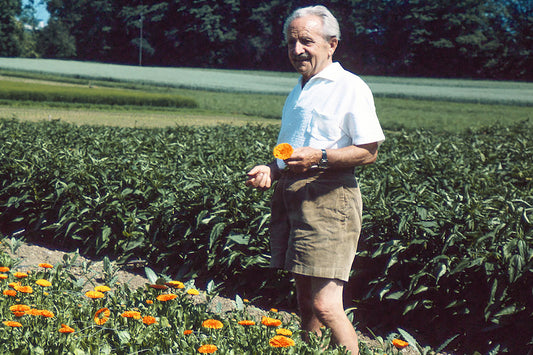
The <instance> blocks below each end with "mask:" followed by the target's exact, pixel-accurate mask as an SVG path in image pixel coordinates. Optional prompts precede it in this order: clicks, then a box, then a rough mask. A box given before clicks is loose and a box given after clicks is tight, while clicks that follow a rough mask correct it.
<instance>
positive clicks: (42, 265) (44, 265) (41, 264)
mask: <svg viewBox="0 0 533 355" xmlns="http://www.w3.org/2000/svg"><path fill="white" fill-rule="evenodd" d="M39 267H42V268H44V269H51V268H53V267H54V266H53V265H51V264H48V263H40V264H39Z"/></svg>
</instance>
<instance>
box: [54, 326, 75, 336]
mask: <svg viewBox="0 0 533 355" xmlns="http://www.w3.org/2000/svg"><path fill="white" fill-rule="evenodd" d="M58 332H60V333H64V334H68V333H74V329H73V328H71V327H69V326H68V325H66V324H61V328H59V330H58Z"/></svg>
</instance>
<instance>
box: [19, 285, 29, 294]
mask: <svg viewBox="0 0 533 355" xmlns="http://www.w3.org/2000/svg"><path fill="white" fill-rule="evenodd" d="M15 290H16V291H18V292H22V293H33V288H31V286H19V285H17V286H15Z"/></svg>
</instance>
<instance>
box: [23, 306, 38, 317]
mask: <svg viewBox="0 0 533 355" xmlns="http://www.w3.org/2000/svg"><path fill="white" fill-rule="evenodd" d="M26 314H28V315H30V316H40V315H41V310H40V309H37V308H31V309H28V310H27V311H26Z"/></svg>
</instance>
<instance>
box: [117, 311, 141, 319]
mask: <svg viewBox="0 0 533 355" xmlns="http://www.w3.org/2000/svg"><path fill="white" fill-rule="evenodd" d="M121 316H122V317H124V318H133V319H141V313H140V312H137V311H125V312H122V314H121Z"/></svg>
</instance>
